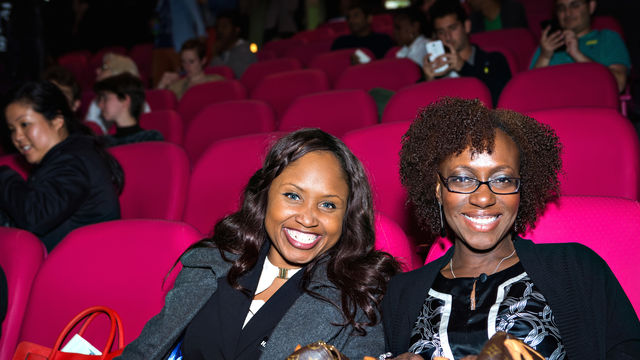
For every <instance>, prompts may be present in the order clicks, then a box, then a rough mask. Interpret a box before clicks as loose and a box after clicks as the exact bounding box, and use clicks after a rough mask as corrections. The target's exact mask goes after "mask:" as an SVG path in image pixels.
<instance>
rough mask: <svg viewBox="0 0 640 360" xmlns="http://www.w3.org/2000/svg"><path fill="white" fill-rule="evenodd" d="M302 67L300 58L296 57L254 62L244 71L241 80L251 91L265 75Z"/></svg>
mask: <svg viewBox="0 0 640 360" xmlns="http://www.w3.org/2000/svg"><path fill="white" fill-rule="evenodd" d="M299 69H302V64H301V63H300V60H298V59H295V58H278V59H272V60H264V61H258V62H256V63H253V64H251V65H249V66H248V67H247V70H245V71H244V73H242V77H241V78H240V81H241V82H242V84H243V85H244V87H245V88H246V89H247V91H249V92H251V91H252V90H253V88H255V87H256V85H258V83H259V82H260V81H262V79H264V78H265V77H267V76H269V75H272V74H277V73H281V72H285V71H292V70H299Z"/></svg>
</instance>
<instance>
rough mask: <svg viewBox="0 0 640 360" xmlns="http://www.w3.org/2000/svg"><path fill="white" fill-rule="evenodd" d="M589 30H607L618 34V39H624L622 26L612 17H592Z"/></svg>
mask: <svg viewBox="0 0 640 360" xmlns="http://www.w3.org/2000/svg"><path fill="white" fill-rule="evenodd" d="M591 28H592V29H597V30H602V29H607V30H611V31H615V32H617V33H618V35H620V37H621V38H622V39H623V40H624V39H625V36H624V31H623V30H622V25H620V22H619V21H618V19H616V18H615V17H613V16H608V15H599V16H594V17H593V18H591Z"/></svg>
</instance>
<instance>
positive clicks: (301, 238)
mask: <svg viewBox="0 0 640 360" xmlns="http://www.w3.org/2000/svg"><path fill="white" fill-rule="evenodd" d="M284 230H285V231H286V232H287V234H289V236H291V237H292V238H293V239H294V240H295V241H297V242H299V243H302V244H311V243H313V242H314V241H316V239H317V238H318V236H319V235H316V234H307V233H303V232H300V231H296V230H293V229H284Z"/></svg>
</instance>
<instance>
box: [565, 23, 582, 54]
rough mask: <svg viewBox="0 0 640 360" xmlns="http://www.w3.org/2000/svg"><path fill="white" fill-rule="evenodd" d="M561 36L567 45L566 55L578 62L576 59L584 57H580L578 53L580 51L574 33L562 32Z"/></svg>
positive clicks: (569, 31)
mask: <svg viewBox="0 0 640 360" xmlns="http://www.w3.org/2000/svg"><path fill="white" fill-rule="evenodd" d="M563 36H564V43H565V45H567V53H568V54H569V56H571V57H572V58H573V59H574V60H576V61H579V60H578V58H580V57H581V56H584V55H582V52H580V49H579V48H578V37H577V36H576V33H574V32H573V31H571V30H565V31H564V32H563Z"/></svg>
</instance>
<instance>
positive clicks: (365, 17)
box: [331, 1, 393, 59]
mask: <svg viewBox="0 0 640 360" xmlns="http://www.w3.org/2000/svg"><path fill="white" fill-rule="evenodd" d="M372 20H373V15H372V14H371V7H370V5H369V4H367V3H365V2H355V1H354V2H352V3H351V5H350V6H349V10H348V11H347V24H348V25H349V30H350V31H351V34H349V35H342V36H340V37H338V38H336V39H335V40H334V41H333V44H331V50H339V49H349V48H367V49H369V50H371V52H373V54H374V55H375V56H376V58H377V59H381V58H383V57H384V55H385V54H386V53H387V51H388V50H389V49H391V47H392V46H393V40H391V38H390V37H389V36H388V35H387V34H381V33H377V32H373V30H372V29H371V21H372Z"/></svg>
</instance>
